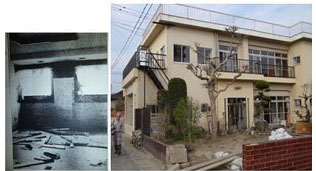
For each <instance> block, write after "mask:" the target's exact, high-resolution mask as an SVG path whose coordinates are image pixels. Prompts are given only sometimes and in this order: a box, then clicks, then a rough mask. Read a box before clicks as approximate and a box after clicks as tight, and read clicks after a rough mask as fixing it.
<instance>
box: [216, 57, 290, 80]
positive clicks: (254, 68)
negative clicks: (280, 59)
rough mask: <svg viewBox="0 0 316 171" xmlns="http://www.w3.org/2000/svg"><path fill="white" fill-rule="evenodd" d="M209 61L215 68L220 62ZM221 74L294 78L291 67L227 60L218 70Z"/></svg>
mask: <svg viewBox="0 0 316 171" xmlns="http://www.w3.org/2000/svg"><path fill="white" fill-rule="evenodd" d="M211 61H213V62H212V63H214V64H215V65H216V66H218V65H219V64H220V62H221V60H220V58H219V57H215V58H212V59H211ZM220 71H221V72H232V73H237V72H243V73H248V74H260V75H264V76H266V77H282V78H295V70H294V67H293V66H279V65H270V64H265V63H263V62H262V61H255V60H244V59H229V60H228V61H227V63H226V64H225V65H223V66H222V68H221V69H220Z"/></svg>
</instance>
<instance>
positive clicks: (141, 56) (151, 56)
mask: <svg viewBox="0 0 316 171" xmlns="http://www.w3.org/2000/svg"><path fill="white" fill-rule="evenodd" d="M165 56H166V55H164V54H157V53H151V52H147V50H144V47H143V46H140V48H138V49H137V51H136V52H135V53H134V55H133V57H132V58H131V59H130V61H129V62H128V64H127V65H126V67H125V69H124V70H123V79H124V78H125V77H126V76H127V75H128V74H129V73H130V72H131V70H132V69H133V68H140V67H148V68H150V69H165Z"/></svg>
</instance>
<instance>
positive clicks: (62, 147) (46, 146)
mask: <svg viewBox="0 0 316 171" xmlns="http://www.w3.org/2000/svg"><path fill="white" fill-rule="evenodd" d="M42 147H45V148H54V149H60V150H65V149H66V148H65V146H61V145H50V144H43V145H41V146H40V148H42Z"/></svg>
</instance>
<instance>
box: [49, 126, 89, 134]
mask: <svg viewBox="0 0 316 171" xmlns="http://www.w3.org/2000/svg"><path fill="white" fill-rule="evenodd" d="M47 132H49V133H52V134H57V135H82V136H89V132H78V131H71V130H70V129H69V128H58V129H49V130H47Z"/></svg>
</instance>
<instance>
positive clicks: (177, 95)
mask: <svg viewBox="0 0 316 171" xmlns="http://www.w3.org/2000/svg"><path fill="white" fill-rule="evenodd" d="M186 97H187V85H186V83H185V81H184V80H183V79H181V78H173V79H171V80H170V81H169V84H168V101H169V104H170V108H171V109H175V108H176V106H177V104H178V103H179V101H180V99H181V98H186Z"/></svg>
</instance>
